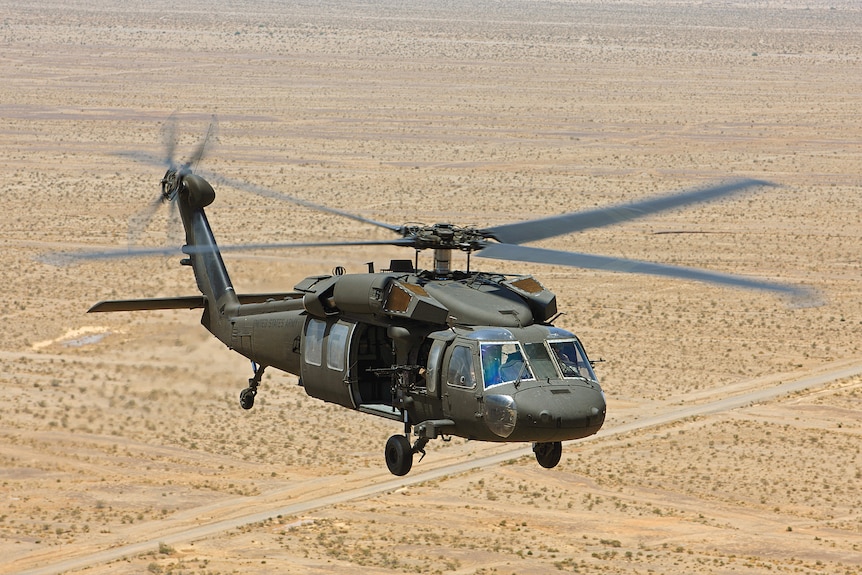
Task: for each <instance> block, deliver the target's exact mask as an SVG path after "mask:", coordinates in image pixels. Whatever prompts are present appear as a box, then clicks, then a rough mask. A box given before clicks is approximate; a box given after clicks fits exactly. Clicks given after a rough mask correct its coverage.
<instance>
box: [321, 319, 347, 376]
mask: <svg viewBox="0 0 862 575" xmlns="http://www.w3.org/2000/svg"><path fill="white" fill-rule="evenodd" d="M349 335H350V327H348V326H346V325H344V324H341V323H337V324H335V325H333V326H332V327H331V328H330V330H329V337H328V338H327V340H326V366H327V367H328V368H329V369H334V370H335V371H344V351H345V349H346V347H347V336H349Z"/></svg>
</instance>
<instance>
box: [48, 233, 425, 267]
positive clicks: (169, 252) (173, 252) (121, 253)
mask: <svg viewBox="0 0 862 575" xmlns="http://www.w3.org/2000/svg"><path fill="white" fill-rule="evenodd" d="M413 244H414V242H413V240H412V239H410V238H395V239H391V240H357V241H339V242H317V243H316V242H301V243H281V244H238V245H226V246H218V247H217V249H218V251H219V252H239V251H252V250H278V249H293V248H326V247H340V246H412V245H413ZM212 251H213V249H212V248H211V247H210V246H183V247H182V248H180V247H179V246H173V247H162V248H133V249H127V250H123V249H117V250H103V251H98V252H52V253H48V254H45V255H43V256H41V257H39V258H38V259H39V260H40V261H42V262H44V263H47V264H51V265H57V266H60V265H68V264H75V263H80V262H84V261H93V260H117V259H125V258H143V257H150V256H178V255H183V254H186V255H192V254H204V253H212Z"/></svg>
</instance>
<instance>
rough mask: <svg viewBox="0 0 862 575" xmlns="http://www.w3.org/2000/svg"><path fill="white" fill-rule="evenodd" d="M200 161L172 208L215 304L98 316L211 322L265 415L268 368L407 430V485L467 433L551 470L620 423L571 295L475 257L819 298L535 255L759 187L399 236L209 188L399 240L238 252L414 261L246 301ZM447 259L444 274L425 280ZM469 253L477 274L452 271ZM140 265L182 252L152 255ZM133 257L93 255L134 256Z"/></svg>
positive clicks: (700, 276)
mask: <svg viewBox="0 0 862 575" xmlns="http://www.w3.org/2000/svg"><path fill="white" fill-rule="evenodd" d="M202 152H203V145H201V146H200V147H199V148H198V151H196V152H195V154H194V155H193V160H192V161H190V162H188V163H186V164H183V165H176V164H175V163H174V161H173V159H172V158H171V156H172V153H173V146H171V147H170V149H169V153H168V157H169V160H168V161H167V164H168V168H167V171H166V172H165V174H164V176H163V178H162V179H161V182H160V185H161V191H160V193H159V198H158V201H159V202H170V203H171V204H172V205H173V206H176V208H178V211H179V215H180V217H181V220H182V225H183V228H184V230H185V245H183V246H182V248H181V250H182V252H183V254H184V255H185V257H184V258H183V259H182V260H181V261H180V264H182V265H184V266H189V267H190V268H191V270H192V272H193V273H194V277H195V280H196V282H197V287H198V290H199V291H200V295H192V296H184V297H172V298H158V299H131V300H109V301H102V302H99V303H97V304H96V305H94V306H93V307H92V308H90V310H89V311H90V312H118V311H136V310H156V309H202V310H203V313H202V317H201V323H202V324H203V326H204V327H205V328H206V329H207V330H209V331H210V332H211V333H212V334H213V335H214V336H215V337H217V338H218V339H219V340H221V341H222V342H223V343H224V344H225V345H226V346H227V347H228V348H230V349H232V350H234V351H236V352H238V353H240V354H242V355H243V356H245V357H246V358H248V359H250V360H251V362H252V367H253V372H254V373H253V377H251V378H250V379H249V380H248V386H247V387H246V388H245V389H243V390H242V391H241V393H240V398H239V402H240V405H241V407H242V408H244V409H251V408H252V407H253V405H254V400H255V396H256V395H257V393H258V392H259V387H260V384H261V378H262V376H263V374H264V370H265V369H267V368H274V369H279V370H282V371H285V372H288V373H291V374H294V375H296V376H298V377H299V382H300V385H301V386H302V387H303V388H304V389H305V392H306V393H307V394H308V395H309V396H311V397H314V398H317V399H321V400H323V401H326V402H330V403H334V404H337V405H340V406H343V407H345V408H347V409H352V410H356V411H359V412H362V413H366V414H370V415H374V416H379V417H383V418H387V419H391V420H394V421H397V422H399V423H400V424H402V425H403V433H401V434H396V435H393V436H392V437H390V438H389V440H388V441H387V442H386V446H385V449H384V454H385V461H386V465H387V467H388V469H389V471H390V472H391V473H393V474H394V475H399V476H401V475H405V474H407V473H408V472H409V471H410V469H411V467H412V465H413V459H414V455H416V454H421V456H422V457H424V456H425V447H426V445H427V443H428V442H429V441H430V440H432V439H436V438H438V437H442V438H443V439H444V440H446V439H448V438H450V437H451V436H458V437H463V438H467V439H472V440H479V441H491V442H532V444H533V452H534V453H535V457H536V460H537V462H538V463H539V465H541V466H542V467H545V468H553V467H555V466H556V465H557V464H558V462H559V461H560V458H561V455H562V442H563V441H567V440H573V439H580V438H584V437H587V436H590V435H593V434H595V433H596V432H598V431H599V429H600V428H601V427H602V424H603V422H604V420H605V415H606V401H605V395H604V392H603V391H602V388H601V386H600V385H599V381H598V378H597V376H596V374H595V372H594V370H593V368H594V364H593V363H592V362H591V361H590V359H589V357H588V356H587V353H586V351H585V350H584V347H583V345H582V344H581V341H580V340H579V339H578V337H577V336H576V335H575V334H574V333H571V332H569V331H567V330H565V329H561V328H559V327H555V326H554V321H555V320H556V319H557V318H558V316H559V313H558V310H557V302H556V296H555V295H554V294H553V293H552V292H551V291H549V290H548V289H547V288H546V287H545V286H544V285H543V284H542V283H540V282H539V280H537V279H536V278H534V277H533V276H531V275H506V274H502V273H495V272H482V271H471V270H470V256H471V255H472V254H475V255H477V256H480V257H485V258H491V259H503V260H515V261H521V262H528V263H541V264H555V265H564V266H574V267H579V268H588V269H602V270H613V271H622V272H629V273H642V274H654V275H660V276H669V277H674V278H683V279H694V280H699V281H706V282H710V283H715V284H722V285H730V286H735V287H741V288H752V289H761V290H769V291H772V292H775V293H777V294H783V295H789V296H792V297H797V298H798V297H808V295H809V294H808V292H807V290H805V289H804V288H800V287H795V286H789V285H785V284H781V283H774V282H770V281H763V280H758V279H752V278H746V277H741V276H734V275H727V274H720V273H716V272H711V271H706V270H698V269H691V268H681V267H675V266H669V265H663V264H656V263H650V262H643V261H633V260H626V259H619V258H613V257H606V256H598V255H591V254H584V253H574V252H562V251H555V250H550V249H541V248H536V247H529V246H524V245H522V244H524V243H527V242H531V241H536V240H541V239H545V238H550V237H554V236H558V235H562V234H568V233H572V232H575V231H583V230H586V229H590V228H598V227H603V226H609V225H612V224H618V223H622V222H625V221H629V220H632V219H635V218H639V217H643V216H646V215H649V214H654V213H657V212H660V211H665V210H670V209H674V208H679V207H682V206H686V205H690V204H694V203H699V202H706V201H710V200H714V199H717V198H721V197H725V196H728V195H731V194H735V193H738V192H742V191H744V190H748V189H750V188H754V187H757V186H767V185H770V184H768V183H767V182H763V181H760V180H753V179H743V180H735V181H732V182H729V183H721V184H715V185H712V186H709V187H704V188H698V189H691V190H686V191H682V192H679V193H676V194H673V195H668V196H660V197H654V198H649V199H646V200H638V201H635V202H632V203H628V204H623V205H616V206H611V207H604V208H598V209H593V210H589V211H580V212H573V213H567V214H563V215H555V216H550V217H545V218H540V219H534V220H529V221H523V222H519V223H512V224H503V225H498V226H492V227H488V228H472V227H459V226H457V225H453V224H449V223H438V224H434V225H427V226H426V225H391V224H388V223H383V222H378V221H374V220H371V219H368V218H365V217H362V216H359V215H356V214H352V213H349V212H345V211H342V210H340V209H334V208H331V207H326V206H321V205H318V204H314V203H312V202H308V201H305V200H301V199H298V198H294V197H291V196H287V195H285V194H281V193H279V192H276V191H274V190H271V189H267V188H264V187H262V186H257V185H254V184H249V183H246V182H242V181H238V180H234V179H231V178H226V177H223V176H220V175H217V174H212V175H208V176H207V178H208V179H209V180H212V181H214V182H217V183H220V184H223V185H228V186H231V187H234V188H238V189H242V190H248V191H251V192H254V193H257V194H262V195H267V196H271V197H279V198H282V199H286V200H288V201H292V202H295V203H298V204H301V205H303V206H306V207H309V208H312V209H317V210H323V211H326V212H329V213H334V214H337V215H340V216H344V217H347V218H351V219H354V220H358V221H361V222H363V223H366V224H369V225H373V226H378V227H382V228H385V229H387V230H389V231H391V232H393V234H394V236H396V237H393V238H392V239H391V240H371V241H357V242H328V243H323V244H267V245H265V246H261V245H251V246H249V245H247V246H229V249H237V248H246V249H249V248H252V249H257V248H261V247H277V248H285V247H297V246H302V247H307V246H309V245H326V246H343V245H380V244H385V245H396V246H403V247H408V248H412V249H413V250H415V257H414V259H412V260H411V259H397V260H393V261H391V262H390V264H389V266H388V268H386V269H383V270H380V271H375V270H374V269H373V267H372V266H371V265H369V269H368V270H367V272H365V273H350V274H348V273H344V270H343V269H341V268H337V269H336V270H335V272H334V273H332V274H325V275H315V276H311V277H307V278H305V279H303V280H301V281H300V282H299V283H297V284H296V285H295V287H294V288H293V290H292V291H286V292H284V293H270V294H241V293H237V292H236V291H235V290H234V287H233V284H232V283H231V280H230V277H229V275H228V271H227V269H226V267H225V264H224V261H223V259H222V255H221V251H222V250H220V249H219V246H218V245H217V244H216V240H215V237H214V235H213V232H212V230H211V228H210V224H209V221H208V219H207V215H206V213H205V210H206V209H208V208H210V206H211V205H213V202H214V201H215V198H216V194H215V190H214V188H213V186H212V185H211V184H210V182H209V181H208V179H205V178H204V177H203V176H202V175H199V174H197V173H194V171H195V170H193V166H194V165H196V163H197V161H198V160H199V159H200V156H201V155H202ZM423 250H432V252H433V267H431V268H430V269H425V270H423V269H419V257H418V256H419V253H420V252H421V251H423ZM453 252H464V253H465V254H466V256H467V266H466V269H465V270H457V269H453V268H452V265H451V263H452V253H453ZM136 253H137V255H147V254H156V253H159V254H160V253H176V251H175V248H170V249H168V250H161V249H156V250H146V249H143V250H138V251H137V252H136ZM127 255H128V252H127V251H126V250H118V251H116V252H107V253H106V252H102V253H100V254H90V255H85V256H81V257H83V258H89V257H96V258H100V257H126V256H127Z"/></svg>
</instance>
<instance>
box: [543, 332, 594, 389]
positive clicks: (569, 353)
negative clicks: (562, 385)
mask: <svg viewBox="0 0 862 575" xmlns="http://www.w3.org/2000/svg"><path fill="white" fill-rule="evenodd" d="M548 344H549V345H550V346H551V350H553V352H554V355H555V356H556V357H557V363H558V364H559V366H560V372H561V373H562V374H563V377H581V378H584V379H589V380H592V381H597V380H596V374H595V373H593V368H592V366H590V362H589V360H588V359H587V354H586V353H585V352H584V348H582V347H581V345H580V343H578V342H577V340H570V341H550V342H548Z"/></svg>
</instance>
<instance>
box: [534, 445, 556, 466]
mask: <svg viewBox="0 0 862 575" xmlns="http://www.w3.org/2000/svg"><path fill="white" fill-rule="evenodd" d="M533 453H535V454H536V461H538V462H539V465H541V466H542V467H544V468H545V469H552V468H554V467H556V466H557V464H558V463H559V462H560V458H561V457H562V456H563V444H562V443H561V442H559V441H554V442H547V443H534V444H533Z"/></svg>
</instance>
